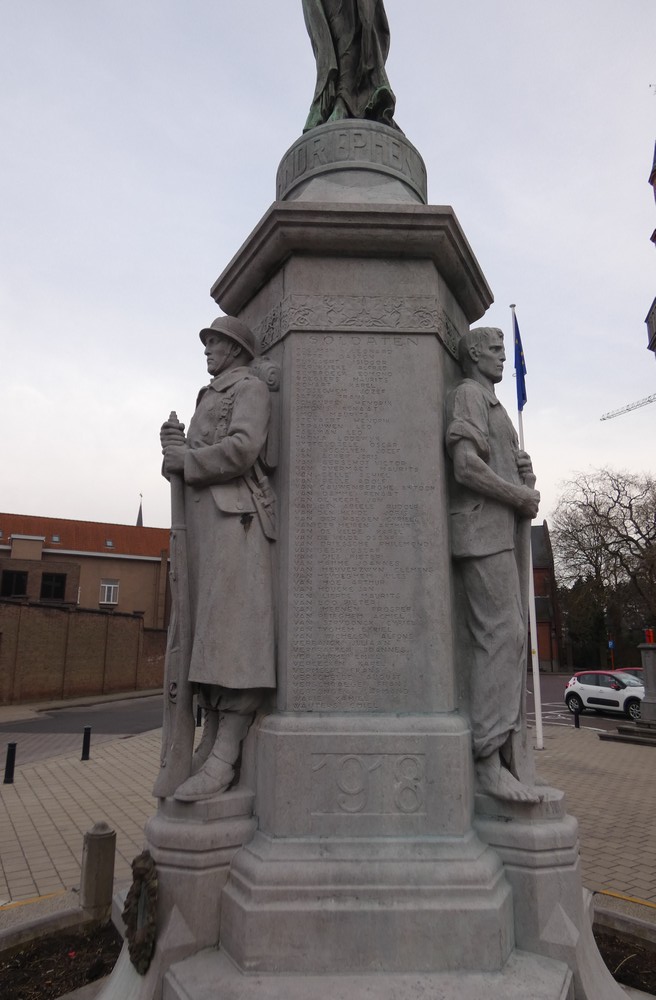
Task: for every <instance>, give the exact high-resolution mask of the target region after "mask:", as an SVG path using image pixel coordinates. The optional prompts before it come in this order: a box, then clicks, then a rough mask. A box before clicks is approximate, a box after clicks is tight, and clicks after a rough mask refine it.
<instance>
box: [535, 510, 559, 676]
mask: <svg viewBox="0 0 656 1000" xmlns="http://www.w3.org/2000/svg"><path fill="white" fill-rule="evenodd" d="M531 548H532V551H533V586H534V588H535V617H536V625H537V632H538V660H539V662H540V670H544V671H549V672H552V671H557V670H560V669H561V667H563V668H564V667H565V664H564V663H562V659H561V650H560V636H561V625H560V612H559V605H558V592H557V588H556V576H555V572H554V561H553V552H552V550H551V539H550V538H549V528H548V526H547V522H546V521H543V522H542V524H534V525H533V526H532V528H531Z"/></svg>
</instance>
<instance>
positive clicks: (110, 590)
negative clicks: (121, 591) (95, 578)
mask: <svg viewBox="0 0 656 1000" xmlns="http://www.w3.org/2000/svg"><path fill="white" fill-rule="evenodd" d="M100 604H118V580H101V581H100Z"/></svg>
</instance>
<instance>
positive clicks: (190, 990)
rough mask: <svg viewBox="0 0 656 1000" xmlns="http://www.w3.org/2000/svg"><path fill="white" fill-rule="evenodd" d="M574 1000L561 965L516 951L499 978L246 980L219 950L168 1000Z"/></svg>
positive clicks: (200, 961) (178, 972)
mask: <svg viewBox="0 0 656 1000" xmlns="http://www.w3.org/2000/svg"><path fill="white" fill-rule="evenodd" d="M217 983H220V984H221V1000H528V998H530V1000H574V987H573V982H572V974H571V972H570V971H569V969H568V968H567V966H566V965H564V964H563V963H561V962H555V961H553V960H551V959H546V958H541V957H540V956H537V955H526V954H523V953H522V952H517V951H516V952H514V953H513V955H512V956H511V958H510V959H509V960H508V962H507V963H506V965H505V966H504V968H503V969H502V970H501V971H500V972H496V973H475V972H470V973H466V972H462V973H433V974H421V973H415V974H412V975H390V974H389V973H386V974H379V975H376V974H369V975H359V976H353V975H348V974H347V975H331V976H289V975H275V976H266V975H253V976H243V975H241V974H240V973H239V972H238V970H237V969H235V967H234V965H233V964H232V963H231V962H230V960H229V959H228V958H227V957H226V956H225V955H223V954H222V953H221V952H219V951H204V952H201V953H200V954H199V955H196V956H195V957H194V958H192V959H188V960H187V961H186V962H182V963H181V964H179V965H176V966H175V967H174V968H173V969H172V970H171V972H170V973H169V975H168V976H167V979H166V983H165V985H164V1000H215V997H216V996H217Z"/></svg>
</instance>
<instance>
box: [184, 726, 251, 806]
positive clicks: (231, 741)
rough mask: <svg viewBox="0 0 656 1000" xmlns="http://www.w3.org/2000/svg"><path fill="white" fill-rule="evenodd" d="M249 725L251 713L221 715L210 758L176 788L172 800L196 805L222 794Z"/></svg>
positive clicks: (233, 771) (231, 774) (228, 781)
mask: <svg viewBox="0 0 656 1000" xmlns="http://www.w3.org/2000/svg"><path fill="white" fill-rule="evenodd" d="M252 721H253V715H252V713H251V714H249V715H239V714H238V713H237V712H221V713H220V715H219V732H218V736H217V737H216V740H215V741H214V746H213V747H212V750H211V753H210V755H209V756H208V758H207V760H206V761H205V763H204V764H203V765H202V767H201V768H200V770H199V771H198V772H197V773H196V774H193V775H192V776H191V778H187V780H186V781H184V782H183V783H182V784H181V785H180V787H179V788H178V789H177V791H176V792H175V795H174V798H176V799H177V800H178V801H179V802H199V801H200V800H202V799H209V798H210V797H211V796H212V795H219V794H221V792H226V791H227V790H228V788H229V787H230V784H231V782H232V779H233V778H234V776H235V767H234V765H235V763H236V761H237V758H238V757H239V750H240V747H241V744H242V741H243V740H244V738H245V736H246V733H247V732H248V729H249V727H250V724H251V722H252Z"/></svg>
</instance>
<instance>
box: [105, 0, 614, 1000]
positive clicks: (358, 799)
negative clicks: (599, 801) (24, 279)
mask: <svg viewBox="0 0 656 1000" xmlns="http://www.w3.org/2000/svg"><path fill="white" fill-rule="evenodd" d="M301 7H302V11H301ZM301 13H303V14H304V16H305V22H306V25H307V29H308V34H309V36H310V40H311V44H312V49H313V52H314V55H315V57H316V64H317V82H316V89H315V91H314V94H313V95H311V94H308V97H309V98H311V99H310V111H309V115H308V118H307V122H306V124H305V128H304V129H302V123H299V133H300V137H299V138H298V140H297V141H296V142H295V143H294V144H293V146H292V147H291V149H289V150H288V151H287V152H283V151H282V150H281V154H282V158H281V163H280V168H279V170H278V175H277V178H276V200H275V201H274V202H273V204H272V205H271V207H270V208H268V210H267V211H265V213H264V215H263V216H262V218H261V220H260V222H259V223H258V225H257V226H256V227H255V229H254V230H253V232H252V233H251V234H250V235H249V236H248V237H247V239H246V241H245V242H244V244H243V245H242V247H241V248H240V249H238V250H237V252H236V254H235V256H234V257H233V259H232V260H231V261H230V262H229V263H228V264H227V266H226V267H225V269H224V270H223V272H222V273H221V274H220V275H219V277H218V278H217V280H216V281H215V283H214V285H213V287H212V290H211V294H212V297H213V299H214V300H215V302H216V304H217V306H218V311H219V312H220V313H221V314H222V315H220V316H219V317H218V318H214V319H212V312H213V311H212V310H209V315H208V323H207V326H206V327H205V328H204V329H202V330H201V331H200V339H198V333H197V332H196V331H190V333H189V350H190V351H193V350H196V351H197V353H198V364H199V367H198V371H199V385H200V384H201V382H202V380H203V369H204V368H206V369H207V375H209V378H210V382H209V385H207V384H206V385H205V387H204V388H203V389H201V391H200V393H199V396H198V400H197V401H196V406H195V410H194V409H192V407H193V400H179V401H178V400H172V401H171V403H172V405H175V406H183V405H184V406H185V407H187V408H188V412H193V416H192V417H191V419H190V420H189V422H188V426H184V425H183V423H182V422H181V421H179V420H178V417H177V415H176V412H172V413H171V414H170V416H169V417H168V419H164V417H165V416H166V415H165V414H163V415H162V418H163V424H162V428H161V432H160V434H161V445H162V453H163V474H164V475H165V476H166V478H167V479H168V480H169V482H170V487H171V500H172V555H171V584H172V597H173V615H172V621H171V626H170V630H169V641H168V650H167V666H166V682H165V683H166V687H165V712H164V726H163V738H162V756H161V767H160V770H159V775H158V778H157V782H156V785H155V795H156V796H157V798H158V809H157V813H156V815H155V816H153V818H152V819H151V820H150V821H149V822H148V824H147V826H146V830H145V845H144V846H145V851H144V854H143V855H141V856H140V857H139V858H138V859H136V860H135V864H134V883H133V886H132V888H131V890H130V894H129V898H128V903H127V905H126V924H127V926H128V934H127V941H126V946H125V948H124V950H123V953H122V955H121V957H120V959H119V961H118V963H117V966H116V968H115V970H114V972H113V974H112V976H111V977H110V979H109V980H108V981H107V983H106V984H105V986H104V989H103V991H102V993H101V997H102V1000H161V998H163V1000H324V998H325V1000H327V998H330V1000H418V998H422V1000H455V998H464V1000H619V998H621V997H623V996H624V993H623V991H622V990H621V988H620V987H619V986H618V985H617V984H616V983H615V981H614V980H613V979H612V977H611V976H610V974H609V973H608V972H607V971H606V968H605V966H604V965H603V963H602V960H601V958H600V956H599V954H598V952H597V949H596V946H595V943H594V939H593V937H592V926H591V912H590V897H589V894H584V891H583V889H582V885H581V877H580V868H579V852H578V839H577V836H578V835H577V823H576V820H575V819H574V818H573V817H572V816H570V815H568V813H567V811H566V807H565V802H564V797H563V794H562V793H561V792H560V791H558V790H556V789H553V788H550V787H547V786H545V785H544V784H542V783H541V782H540V780H539V777H536V774H535V769H534V762H533V759H532V752H531V747H530V738H529V736H528V735H527V730H526V720H525V711H524V689H525V684H524V677H525V668H526V642H527V591H528V573H529V547H528V533H529V531H530V522H531V518H532V517H534V516H535V514H536V512H537V509H538V503H539V493H538V492H537V490H536V488H535V482H536V476H535V472H534V470H533V467H532V465H531V460H530V457H529V456H528V455H527V454H526V453H525V452H523V451H520V450H519V446H518V443H517V437H516V434H515V431H514V428H513V426H512V423H511V421H510V419H509V417H508V415H507V414H506V412H505V410H504V408H503V407H502V406H501V404H500V403H499V401H498V399H497V397H496V395H495V385H496V384H497V383H498V382H499V381H500V380H501V378H502V375H503V368H504V361H505V350H504V339H503V333H502V331H500V330H498V329H495V328H493V327H489V326H485V325H483V324H481V322H480V321H481V320H482V318H483V317H484V315H485V312H486V310H487V309H488V307H489V306H490V305H491V303H492V294H491V291H490V289H489V287H488V285H487V283H486V280H485V277H484V276H483V273H482V271H481V268H480V266H479V264H478V262H477V260H476V258H475V256H474V253H473V251H472V249H471V247H470V245H469V243H468V242H467V239H466V237H465V234H464V233H463V231H462V229H461V228H460V225H459V223H458V220H457V218H456V215H455V213H454V211H453V209H452V208H450V207H445V206H436V205H429V204H427V193H426V191H427V188H426V170H425V167H424V163H423V161H422V158H421V155H420V153H419V152H418V151H417V149H415V148H414V146H413V145H412V144H411V143H410V142H409V140H408V139H407V138H406V137H405V135H404V134H403V132H402V131H401V130H400V128H399V127H398V125H397V124H396V121H395V113H396V112H395V97H394V93H393V90H392V88H391V85H390V81H389V79H388V77H387V73H386V68H385V64H386V57H387V53H388V49H389V42H390V29H389V24H388V20H387V15H386V12H385V9H384V6H383V3H382V0H357V2H356V0H350V2H342V0H340V2H337V0H302V4H299V17H300V16H301ZM272 182H273V178H272ZM214 314H215V315H216V312H214ZM185 412H187V410H186V411H185ZM536 471H537V473H538V477H539V470H536ZM538 485H539V484H538ZM197 704H198V705H200V706H202V708H203V709H204V728H203V731H202V736H201V738H200V740H199V741H197V744H198V745H197V747H196V749H195V750H194V748H193V742H194V734H195V728H194V715H195V706H196V705H197Z"/></svg>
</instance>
